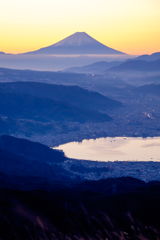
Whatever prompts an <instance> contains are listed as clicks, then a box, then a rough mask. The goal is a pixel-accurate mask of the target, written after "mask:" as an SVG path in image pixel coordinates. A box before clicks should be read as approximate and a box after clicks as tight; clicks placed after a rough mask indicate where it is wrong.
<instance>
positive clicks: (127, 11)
mask: <svg viewBox="0 0 160 240" xmlns="http://www.w3.org/2000/svg"><path fill="white" fill-rule="evenodd" d="M78 31H79V32H86V33H88V34H89V35H90V36H92V37H93V38H95V39H96V40H98V41H100V42H101V43H103V44H105V45H107V46H108V47H111V48H114V49H116V50H119V51H122V52H125V53H128V54H135V55H140V54H151V53H153V52H160V0H112V1H111V0H27V1H26V0H14V1H13V0H3V1H2V0H0V51H4V52H6V53H22V52H27V51H32V50H37V49H39V48H41V47H46V46H49V45H51V44H54V43H56V42H58V41H60V40H62V39H63V38H65V37H67V36H69V35H71V34H73V33H75V32H78Z"/></svg>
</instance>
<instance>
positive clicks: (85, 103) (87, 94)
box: [0, 82, 121, 110]
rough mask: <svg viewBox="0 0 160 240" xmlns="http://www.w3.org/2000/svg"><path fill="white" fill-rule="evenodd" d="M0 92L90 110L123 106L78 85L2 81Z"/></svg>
mask: <svg viewBox="0 0 160 240" xmlns="http://www.w3.org/2000/svg"><path fill="white" fill-rule="evenodd" d="M0 92H10V93H14V94H15V93H16V94H28V95H32V96H35V97H41V98H50V99H52V100H55V101H62V102H64V103H68V104H70V105H72V106H76V107H80V108H85V109H88V110H106V109H112V108H116V107H119V106H121V103H120V102H119V101H115V100H113V99H110V98H107V97H105V96H103V95H101V94H99V93H97V92H92V91H88V90H85V89H83V88H81V87H78V86H64V85H55V84H45V83H36V82H15V83H1V84H0Z"/></svg>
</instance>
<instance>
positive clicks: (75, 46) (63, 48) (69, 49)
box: [27, 32, 125, 55]
mask: <svg viewBox="0 0 160 240" xmlns="http://www.w3.org/2000/svg"><path fill="white" fill-rule="evenodd" d="M28 53H29V54H61V55H63V54H64V55H70V54H125V53H122V52H120V51H117V50H114V49H112V48H109V47H107V46H105V45H104V44H102V43H100V42H98V41H97V40H95V39H94V38H92V37H91V36H89V35H88V34H87V33H85V32H76V33H74V34H72V35H70V36H69V37H67V38H65V39H63V40H61V41H60V42H57V43H55V44H53V45H51V46H48V47H44V48H41V49H39V50H36V51H32V52H27V54H28Z"/></svg>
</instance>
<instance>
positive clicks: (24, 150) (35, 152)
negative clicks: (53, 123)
mask: <svg viewBox="0 0 160 240" xmlns="http://www.w3.org/2000/svg"><path fill="white" fill-rule="evenodd" d="M0 148H1V149H4V150H7V151H10V152H12V153H14V154H18V155H21V156H23V157H28V158H30V159H32V160H34V159H36V160H39V161H41V162H51V163H52V162H57V163H60V162H62V161H65V160H66V157H65V156H64V153H63V152H61V151H58V150H53V149H51V148H49V147H47V146H45V145H43V144H40V143H38V142H31V141H28V140H26V139H19V138H16V137H12V136H7V135H2V136H1V137H0Z"/></svg>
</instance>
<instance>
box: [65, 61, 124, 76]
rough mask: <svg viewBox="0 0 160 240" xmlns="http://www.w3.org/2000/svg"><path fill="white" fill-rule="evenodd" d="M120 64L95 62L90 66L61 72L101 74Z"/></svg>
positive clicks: (116, 62)
mask: <svg viewBox="0 0 160 240" xmlns="http://www.w3.org/2000/svg"><path fill="white" fill-rule="evenodd" d="M121 63H122V62H120V61H113V62H106V61H101V62H95V63H93V64H90V65H86V66H83V67H73V68H68V69H65V70H64V71H63V72H72V73H89V74H102V73H103V72H104V71H105V70H107V69H109V68H111V67H115V66H118V65H120V64H121Z"/></svg>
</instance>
